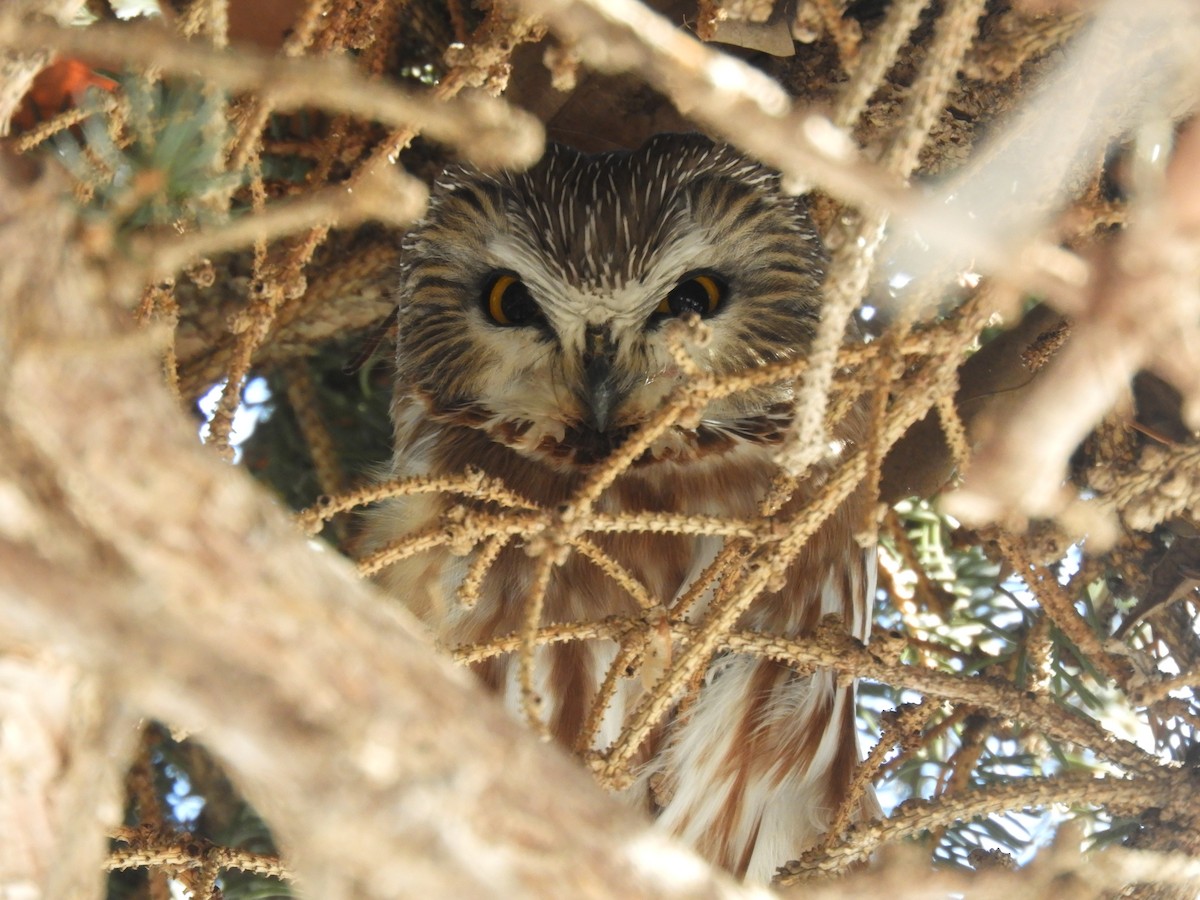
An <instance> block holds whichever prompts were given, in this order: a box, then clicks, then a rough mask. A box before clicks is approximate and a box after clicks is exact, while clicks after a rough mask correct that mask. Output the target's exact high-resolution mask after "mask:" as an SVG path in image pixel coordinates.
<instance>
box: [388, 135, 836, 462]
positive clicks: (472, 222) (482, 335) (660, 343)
mask: <svg viewBox="0 0 1200 900" xmlns="http://www.w3.org/2000/svg"><path fill="white" fill-rule="evenodd" d="M404 251H405V254H404V260H405V261H404V266H403V269H402V273H401V278H400V285H399V292H398V305H399V314H398V315H399V334H400V337H399V349H398V375H397V384H398V390H399V391H401V392H402V393H403V394H404V395H405V396H407V397H409V398H413V399H416V400H419V401H420V402H421V403H422V404H423V405H424V407H425V411H426V412H427V414H428V415H430V416H432V417H433V418H435V419H439V420H442V421H446V422H451V423H458V424H461V425H465V426H468V427H472V428H477V429H481V430H483V431H485V432H487V433H488V434H489V435H490V436H491V438H492V439H493V440H495V441H497V442H500V443H502V444H505V445H507V446H509V447H512V448H514V449H516V450H518V451H520V452H522V453H524V454H527V455H530V456H534V457H537V458H541V459H544V460H546V461H548V462H552V463H554V464H556V465H559V466H577V465H587V464H590V463H592V462H594V461H596V460H597V459H598V458H602V457H603V456H604V455H605V454H606V453H607V452H608V451H609V450H610V449H611V448H612V447H614V446H616V445H618V444H619V443H620V441H621V440H622V439H623V438H624V437H625V436H626V435H627V434H628V433H629V431H630V430H631V429H633V428H634V427H636V426H637V424H638V423H639V422H641V421H643V420H644V419H645V418H646V416H647V415H648V414H649V413H650V412H652V411H653V410H654V409H655V408H656V407H657V406H658V404H659V403H661V402H662V400H663V399H664V397H666V396H667V395H668V394H669V393H670V392H671V390H672V388H673V387H675V386H676V385H677V384H678V383H679V382H680V381H681V379H683V378H685V377H686V376H685V375H684V374H683V373H681V372H680V370H679V368H678V367H677V366H676V365H675V364H674V362H673V359H672V357H671V354H670V353H669V351H668V346H667V340H666V331H667V327H668V323H669V322H670V321H671V320H672V319H674V318H677V317H680V316H684V315H688V314H693V313H694V314H697V315H699V316H700V317H702V318H703V319H704V320H705V321H706V323H707V324H708V326H709V333H710V335H711V339H710V340H709V341H708V342H707V343H706V344H705V345H704V346H703V347H702V348H699V347H698V348H695V349H694V350H693V351H692V353H693V357H694V359H695V362H696V364H697V366H698V367H699V368H700V369H701V370H702V371H707V372H711V373H714V374H716V375H717V376H721V375H729V374H734V373H739V372H743V371H745V370H746V369H748V368H751V367H755V366H758V365H761V364H764V363H768V362H771V361H775V360H781V359H787V358H791V357H794V356H796V355H798V354H802V353H804V352H805V350H806V349H807V347H808V345H809V342H810V340H811V337H812V334H813V330H814V327H815V324H816V321H817V318H818V315H819V309H820V302H819V297H820V284H821V280H822V278H823V274H824V259H825V258H824V251H823V248H822V246H821V243H820V240H819V239H818V237H817V235H816V232H815V230H814V229H813V226H812V223H811V221H810V220H809V218H808V216H807V214H806V212H805V211H804V209H803V207H802V205H800V204H799V202H798V201H797V200H796V198H794V197H790V196H788V195H786V194H784V193H783V192H782V190H781V189H780V185H779V176H778V174H777V173H775V172H773V171H772V170H770V169H768V168H766V167H764V166H762V165H760V164H759V163H757V162H754V161H752V160H750V159H747V158H746V157H745V156H742V155H741V154H740V153H738V152H737V151H735V150H733V149H732V148H730V147H728V146H725V145H721V144H715V143H713V142H712V141H710V140H708V139H707V138H704V137H701V136H699V135H660V136H658V137H655V138H653V139H651V140H650V141H649V142H647V143H646V144H645V145H644V146H642V147H641V148H640V149H638V150H635V151H632V152H612V153H601V154H596V155H585V154H581V153H578V152H576V151H574V150H571V149H569V148H566V147H562V146H557V145H551V146H550V148H549V149H548V150H547V151H546V154H545V156H544V157H543V158H542V160H541V161H540V162H539V163H538V164H537V165H536V166H534V167H533V168H532V169H529V170H528V171H525V172H520V173H509V172H504V173H499V174H484V173H481V172H478V171H475V170H472V169H466V168H453V169H450V170H448V171H447V172H446V173H445V174H444V176H443V177H442V178H441V179H440V180H439V181H438V183H437V184H436V186H435V189H434V193H433V199H432V202H431V204H430V208H429V212H428V214H427V216H426V218H425V220H424V221H423V222H422V223H420V224H419V225H418V226H417V227H416V228H415V229H414V230H413V231H412V232H411V233H410V234H409V236H408V237H407V239H406V240H405V243H404ZM788 390H789V389H788V388H787V387H786V386H780V387H777V388H773V389H761V390H756V391H754V392H751V393H746V394H739V395H735V396H733V397H730V398H727V399H724V400H721V401H715V402H713V403H711V404H709V407H708V408H707V409H705V411H704V414H703V416H702V421H701V423H700V425H699V427H698V428H697V429H694V430H689V431H684V430H682V429H676V431H675V432H673V433H672V434H670V435H668V436H667V437H665V438H664V439H663V440H662V441H660V442H659V444H657V445H656V446H655V447H654V448H652V449H651V451H650V452H649V453H648V454H647V461H653V460H655V459H659V460H662V459H686V458H689V456H696V455H701V454H707V453H715V452H720V451H722V450H723V449H728V448H730V447H732V446H735V445H736V444H738V443H739V442H746V441H750V442H759V443H763V442H770V441H774V440H778V439H780V437H781V435H782V431H783V429H784V428H785V427H786V408H787V407H788V404H787V400H788Z"/></svg>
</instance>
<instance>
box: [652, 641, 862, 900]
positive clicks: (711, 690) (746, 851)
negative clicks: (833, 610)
mask: <svg viewBox="0 0 1200 900" xmlns="http://www.w3.org/2000/svg"><path fill="white" fill-rule="evenodd" d="M709 677H710V682H709V684H708V685H707V686H706V687H705V689H704V690H702V691H701V692H700V697H699V699H698V700H697V702H696V704H695V706H693V707H692V708H691V710H690V711H689V712H688V713H687V714H686V716H685V717H683V718H681V719H679V720H677V721H676V722H675V723H674V724H673V726H672V729H671V734H670V737H669V744H668V746H667V747H666V749H665V750H664V752H663V753H661V754H660V755H659V756H658V758H657V759H656V760H655V761H654V762H653V763H651V766H650V769H649V770H648V771H647V772H646V773H645V774H644V776H643V777H644V779H645V783H646V786H647V788H648V789H649V790H650V791H651V794H652V798H653V800H654V801H655V803H656V804H657V806H658V807H659V814H658V816H659V823H660V825H661V826H662V827H664V828H667V829H669V830H670V831H672V832H674V833H675V834H676V835H677V836H679V837H680V838H681V839H683V840H684V841H685V842H687V843H689V844H691V845H692V846H693V847H695V848H696V850H697V851H698V852H699V853H700V854H701V855H703V856H705V857H707V858H708V859H709V860H710V861H711V862H713V863H714V864H716V865H719V866H721V867H723V868H725V869H727V870H729V871H730V872H733V873H734V874H736V875H739V876H744V877H745V878H746V879H747V880H748V881H757V882H767V881H769V880H770V879H771V877H772V876H773V875H774V874H775V870H776V869H777V868H778V867H779V866H781V865H783V864H784V863H785V862H787V861H788V860H790V859H795V858H796V857H798V856H799V855H800V853H801V852H802V851H803V850H805V849H807V848H809V847H811V846H813V845H814V844H815V843H817V841H818V840H819V839H820V837H821V836H822V835H823V834H824V832H825V830H826V829H827V828H828V826H829V824H830V820H831V819H832V817H833V815H834V812H835V810H836V809H837V808H838V806H839V805H840V803H841V801H842V799H843V798H844V797H845V795H846V791H847V789H848V787H849V784H850V779H851V776H852V774H853V771H854V767H855V765H856V763H857V761H858V742H857V737H856V734H855V723H854V685H853V684H852V683H850V684H846V683H842V684H838V683H837V682H836V679H835V676H834V675H833V673H831V672H828V671H824V670H822V671H818V672H816V673H814V674H813V675H811V676H800V675H797V674H796V673H794V672H792V671H791V670H789V669H787V668H786V667H783V666H780V665H778V664H775V663H771V662H768V661H764V660H757V659H753V658H751V657H746V656H729V657H725V658H723V659H722V660H719V661H718V662H717V663H716V664H714V670H713V671H711V672H710V673H709ZM864 804H866V805H867V806H873V807H877V805H878V804H877V802H876V801H875V799H874V796H873V794H872V796H871V797H870V798H869V799H866V800H864ZM860 815H861V816H862V817H864V818H870V817H871V815H872V809H869V808H866V807H864V808H863V809H861V811H860Z"/></svg>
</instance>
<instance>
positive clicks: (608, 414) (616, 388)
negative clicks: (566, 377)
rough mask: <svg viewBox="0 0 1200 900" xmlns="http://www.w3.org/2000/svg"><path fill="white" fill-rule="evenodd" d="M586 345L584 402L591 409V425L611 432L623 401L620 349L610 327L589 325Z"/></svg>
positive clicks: (601, 430)
mask: <svg viewBox="0 0 1200 900" xmlns="http://www.w3.org/2000/svg"><path fill="white" fill-rule="evenodd" d="M583 340H584V345H583V382H584V384H583V388H584V390H583V397H582V398H581V399H582V400H583V403H584V406H585V407H586V408H587V413H588V423H587V424H588V425H590V426H591V427H592V428H594V429H596V431H600V432H603V431H607V430H608V426H609V425H610V424H611V422H612V414H613V411H614V410H615V409H616V407H617V404H618V403H619V402H620V400H621V391H620V384H619V380H618V378H617V375H616V371H615V363H616V357H617V347H616V344H615V343H614V342H613V339H612V332H611V331H609V329H608V326H607V325H603V326H595V325H590V326H588V329H587V331H586V332H585V333H584V337H583Z"/></svg>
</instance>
